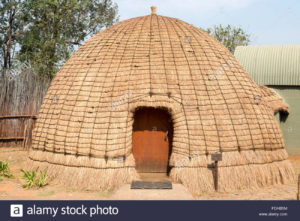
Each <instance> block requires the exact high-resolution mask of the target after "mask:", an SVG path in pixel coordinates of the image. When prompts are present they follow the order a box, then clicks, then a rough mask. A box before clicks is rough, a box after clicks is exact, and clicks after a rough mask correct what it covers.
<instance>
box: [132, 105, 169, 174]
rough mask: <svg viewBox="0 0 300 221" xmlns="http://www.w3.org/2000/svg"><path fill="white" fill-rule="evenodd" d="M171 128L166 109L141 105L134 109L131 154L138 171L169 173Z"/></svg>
mask: <svg viewBox="0 0 300 221" xmlns="http://www.w3.org/2000/svg"><path fill="white" fill-rule="evenodd" d="M173 130H174V129H173V121H172V118H171V116H170V114H169V113H168V111H167V109H164V108H152V107H141V108H138V109H137V110H136V111H135V113H134V124H133V155H134V158H135V163H136V169H137V171H138V172H139V173H164V174H166V175H168V174H169V171H170V166H169V159H170V155H171V152H172V141H173Z"/></svg>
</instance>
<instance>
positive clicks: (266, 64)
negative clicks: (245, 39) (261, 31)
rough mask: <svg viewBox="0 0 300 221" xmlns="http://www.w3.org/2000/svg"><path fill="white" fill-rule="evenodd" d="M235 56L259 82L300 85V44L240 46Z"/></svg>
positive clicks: (263, 83)
mask: <svg viewBox="0 0 300 221" xmlns="http://www.w3.org/2000/svg"><path fill="white" fill-rule="evenodd" d="M234 56H235V57H236V58H237V60H238V61H239V62H240V63H241V64H242V65H243V66H244V68H245V69H246V71H247V72H248V73H249V74H250V75H251V77H252V78H253V80H254V81H255V82H256V83H257V84H261V85H300V45H278V46H239V47H237V48H236V49H235V52H234Z"/></svg>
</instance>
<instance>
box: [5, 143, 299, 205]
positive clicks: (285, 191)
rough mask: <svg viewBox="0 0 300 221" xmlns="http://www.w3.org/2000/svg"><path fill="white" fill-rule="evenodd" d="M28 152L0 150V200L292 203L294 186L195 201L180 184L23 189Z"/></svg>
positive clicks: (295, 163) (294, 158)
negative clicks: (0, 173)
mask: <svg viewBox="0 0 300 221" xmlns="http://www.w3.org/2000/svg"><path fill="white" fill-rule="evenodd" d="M26 157H27V152H26V151H23V150H20V149H17V148H14V149H12V148H0V161H7V162H9V164H10V168H11V170H12V172H13V174H14V177H13V178H3V179H0V200H193V199H199V200H295V199H296V194H297V185H296V183H295V184H292V185H280V186H272V187H267V188H263V189H259V190H243V191H239V192H235V193H213V194H204V195H202V196H200V197H197V198H194V197H193V196H192V195H191V194H190V193H189V192H188V190H187V189H186V188H185V187H184V186H183V185H181V184H173V189H172V190H131V189H130V185H129V184H126V185H123V186H121V187H120V188H119V189H117V190H115V191H112V192H100V191H77V190H74V189H66V188H64V187H62V186H58V185H53V184H51V183H50V184H49V185H48V186H46V187H44V188H41V189H30V190H29V189H24V188H23V187H22V183H23V181H22V180H21V179H20V177H21V172H20V169H22V166H23V163H24V161H25V159H26ZM290 160H291V162H292V164H293V166H294V168H295V171H296V173H297V174H299V173H300V155H293V156H290Z"/></svg>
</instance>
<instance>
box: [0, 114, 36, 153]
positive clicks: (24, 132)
mask: <svg viewBox="0 0 300 221" xmlns="http://www.w3.org/2000/svg"><path fill="white" fill-rule="evenodd" d="M36 119H37V117H36V116H35V115H7V116H0V147H23V148H25V149H27V148H28V147H29V146H30V145H31V142H32V130H33V128H34V127H35V122H36Z"/></svg>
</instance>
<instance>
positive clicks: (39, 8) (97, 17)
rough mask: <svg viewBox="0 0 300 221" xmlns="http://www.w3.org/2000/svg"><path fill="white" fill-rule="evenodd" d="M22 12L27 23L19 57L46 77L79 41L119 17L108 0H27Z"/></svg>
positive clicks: (53, 72) (114, 5)
mask: <svg viewBox="0 0 300 221" xmlns="http://www.w3.org/2000/svg"><path fill="white" fill-rule="evenodd" d="M22 12H23V17H22V20H24V22H25V24H26V27H25V30H24V35H23V37H22V40H21V41H20V45H21V50H20V52H19V59H20V60H21V61H23V62H24V61H27V62H29V63H30V64H31V65H32V66H33V68H34V69H35V71H37V72H38V73H39V74H41V75H46V76H49V77H53V76H54V75H55V73H56V72H57V71H58V69H59V67H60V66H61V65H62V64H63V63H64V62H65V61H66V60H67V59H68V58H69V57H70V55H71V54H72V52H73V51H74V49H75V48H76V46H78V45H80V44H81V43H82V41H84V40H85V39H86V38H87V37H90V36H91V35H92V34H94V33H97V32H99V31H100V30H101V29H102V28H104V27H109V26H111V25H112V24H114V23H115V22H116V21H117V20H118V16H117V5H116V4H114V3H113V2H112V1H111V0H27V1H23V4H22Z"/></svg>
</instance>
